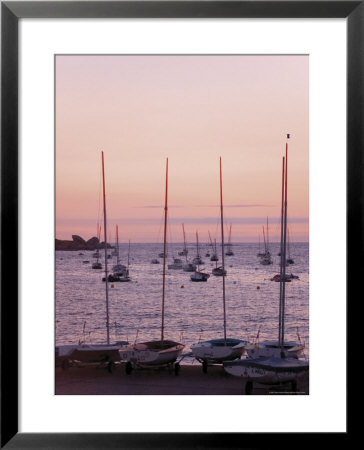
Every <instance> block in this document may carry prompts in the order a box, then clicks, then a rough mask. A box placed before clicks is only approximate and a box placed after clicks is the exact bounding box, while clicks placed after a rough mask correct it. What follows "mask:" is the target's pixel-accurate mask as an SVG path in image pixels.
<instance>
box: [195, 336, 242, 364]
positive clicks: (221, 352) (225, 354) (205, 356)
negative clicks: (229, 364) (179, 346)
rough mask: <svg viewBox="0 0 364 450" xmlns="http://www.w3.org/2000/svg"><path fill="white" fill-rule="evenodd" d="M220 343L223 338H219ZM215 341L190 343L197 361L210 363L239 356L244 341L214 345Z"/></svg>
mask: <svg viewBox="0 0 364 450" xmlns="http://www.w3.org/2000/svg"><path fill="white" fill-rule="evenodd" d="M219 341H220V344H222V343H223V342H224V339H221V340H219ZM214 342H216V341H213V340H212V341H205V342H199V343H197V344H192V345H191V350H192V353H193V355H194V357H195V358H196V359H197V360H198V361H200V362H201V361H206V362H210V363H214V362H223V361H230V360H233V359H236V358H240V357H241V356H242V354H243V353H244V350H245V342H244V341H240V342H238V343H237V344H236V345H214Z"/></svg>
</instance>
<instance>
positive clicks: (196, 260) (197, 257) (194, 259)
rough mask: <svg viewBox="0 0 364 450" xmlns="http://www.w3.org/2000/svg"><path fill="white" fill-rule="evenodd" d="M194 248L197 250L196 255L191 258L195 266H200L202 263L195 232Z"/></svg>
mask: <svg viewBox="0 0 364 450" xmlns="http://www.w3.org/2000/svg"><path fill="white" fill-rule="evenodd" d="M196 248H197V254H196V257H195V258H193V263H194V264H197V265H201V264H203V261H202V258H201V255H200V247H199V243H198V233H197V231H196Z"/></svg>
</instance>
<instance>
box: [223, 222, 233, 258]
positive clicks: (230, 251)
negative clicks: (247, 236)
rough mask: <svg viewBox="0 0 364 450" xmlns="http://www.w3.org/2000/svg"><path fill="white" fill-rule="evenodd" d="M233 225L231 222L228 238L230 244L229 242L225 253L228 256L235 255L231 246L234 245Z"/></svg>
mask: <svg viewBox="0 0 364 450" xmlns="http://www.w3.org/2000/svg"><path fill="white" fill-rule="evenodd" d="M231 227H232V224H230V229H229V239H228V244H227V247H228V249H227V251H226V253H225V255H226V256H233V255H234V252H233V250H232V248H231V246H232V244H231Z"/></svg>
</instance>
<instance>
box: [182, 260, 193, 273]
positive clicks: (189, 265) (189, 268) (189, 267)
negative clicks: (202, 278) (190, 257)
mask: <svg viewBox="0 0 364 450" xmlns="http://www.w3.org/2000/svg"><path fill="white" fill-rule="evenodd" d="M182 268H183V270H184V271H185V272H194V271H195V270H196V268H197V267H196V264H193V263H189V262H187V263H185V264H183V266H182Z"/></svg>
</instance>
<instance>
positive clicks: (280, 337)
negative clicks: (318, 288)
mask: <svg viewBox="0 0 364 450" xmlns="http://www.w3.org/2000/svg"><path fill="white" fill-rule="evenodd" d="M284 163H285V158H284V156H283V158H282V199H281V250H280V255H281V261H280V273H279V277H280V278H279V280H280V282H279V318H278V342H279V345H280V344H281V341H282V286H283V284H284V283H282V279H283V228H284V180H285V173H284V169H285V167H284Z"/></svg>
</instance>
